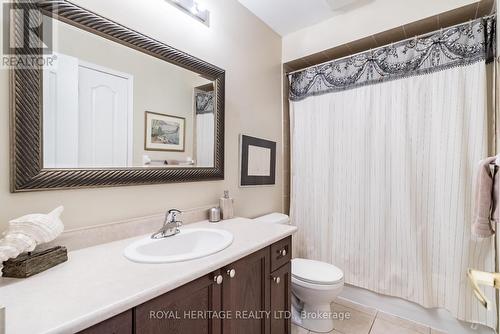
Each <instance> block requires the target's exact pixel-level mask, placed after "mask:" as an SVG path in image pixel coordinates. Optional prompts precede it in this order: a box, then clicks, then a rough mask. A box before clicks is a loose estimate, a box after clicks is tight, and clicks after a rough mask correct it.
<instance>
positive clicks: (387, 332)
mask: <svg viewBox="0 0 500 334" xmlns="http://www.w3.org/2000/svg"><path fill="white" fill-rule="evenodd" d="M332 309H333V310H334V311H335V312H339V313H340V312H343V313H347V312H349V313H350V318H349V319H344V320H336V321H335V322H334V323H335V324H334V330H333V331H332V332H330V333H329V334H446V333H444V332H441V331H438V330H435V329H432V328H429V327H427V326H425V325H422V324H418V323H416V322H412V321H409V320H406V319H402V318H399V317H396V316H393V315H390V314H387V313H383V312H379V311H377V310H376V309H372V308H369V307H366V306H363V305H359V304H354V303H351V302H349V301H347V300H345V299H341V298H338V299H337V300H336V301H335V302H334V303H333V304H332ZM292 334H315V333H314V332H309V331H307V330H305V329H303V328H301V327H298V326H295V325H292Z"/></svg>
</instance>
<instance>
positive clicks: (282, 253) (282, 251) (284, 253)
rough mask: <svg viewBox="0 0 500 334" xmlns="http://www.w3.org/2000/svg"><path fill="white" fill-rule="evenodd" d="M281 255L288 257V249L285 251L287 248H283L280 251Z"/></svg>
mask: <svg viewBox="0 0 500 334" xmlns="http://www.w3.org/2000/svg"><path fill="white" fill-rule="evenodd" d="M279 253H280V255H281V256H283V257H285V256H286V254H287V252H286V249H285V248H283V249H282V250H280V251H279Z"/></svg>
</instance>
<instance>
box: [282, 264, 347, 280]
mask: <svg viewBox="0 0 500 334" xmlns="http://www.w3.org/2000/svg"><path fill="white" fill-rule="evenodd" d="M292 276H293V277H295V278H296V279H298V280H301V281H303V282H307V283H312V284H324V285H327V284H335V283H337V282H339V281H341V280H342V278H344V273H343V272H342V270H340V269H339V268H337V267H335V266H334V265H333V264H329V263H326V262H320V261H314V260H307V259H293V260H292Z"/></svg>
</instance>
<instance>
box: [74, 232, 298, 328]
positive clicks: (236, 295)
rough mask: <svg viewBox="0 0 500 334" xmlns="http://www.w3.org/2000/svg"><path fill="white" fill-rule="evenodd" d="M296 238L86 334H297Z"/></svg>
mask: <svg viewBox="0 0 500 334" xmlns="http://www.w3.org/2000/svg"><path fill="white" fill-rule="evenodd" d="M290 250H291V238H286V239H283V240H281V241H278V242H277V243H275V244H273V245H271V246H269V247H266V248H264V249H261V250H259V251H257V252H255V253H253V254H251V255H248V256H246V257H245V258H243V259H240V260H238V261H236V262H234V263H232V264H230V265H228V266H225V267H224V268H221V269H220V270H217V271H215V272H213V273H211V274H209V275H206V276H204V277H201V278H199V279H197V280H195V281H192V282H190V283H188V284H186V285H184V286H181V287H179V288H177V289H175V290H173V291H170V292H168V293H166V294H164V295H162V296H159V297H157V298H155V299H153V300H150V301H148V302H146V303H143V304H141V305H139V306H137V307H135V308H134V309H132V310H129V311H127V312H125V313H122V314H120V315H118V316H116V317H114V318H111V319H109V320H107V321H104V322H102V323H100V324H97V325H95V326H93V327H91V328H88V329H86V330H84V331H82V332H80V333H82V334H101V333H102V334H132V333H134V334H167V333H168V334H194V333H196V334H291V323H290V310H291V264H290V258H291V257H290Z"/></svg>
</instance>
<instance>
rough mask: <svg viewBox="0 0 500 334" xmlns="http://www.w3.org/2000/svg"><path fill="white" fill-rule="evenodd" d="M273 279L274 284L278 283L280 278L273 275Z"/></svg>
mask: <svg viewBox="0 0 500 334" xmlns="http://www.w3.org/2000/svg"><path fill="white" fill-rule="evenodd" d="M273 281H274V283H276V284H280V282H281V278H279V277H273Z"/></svg>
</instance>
